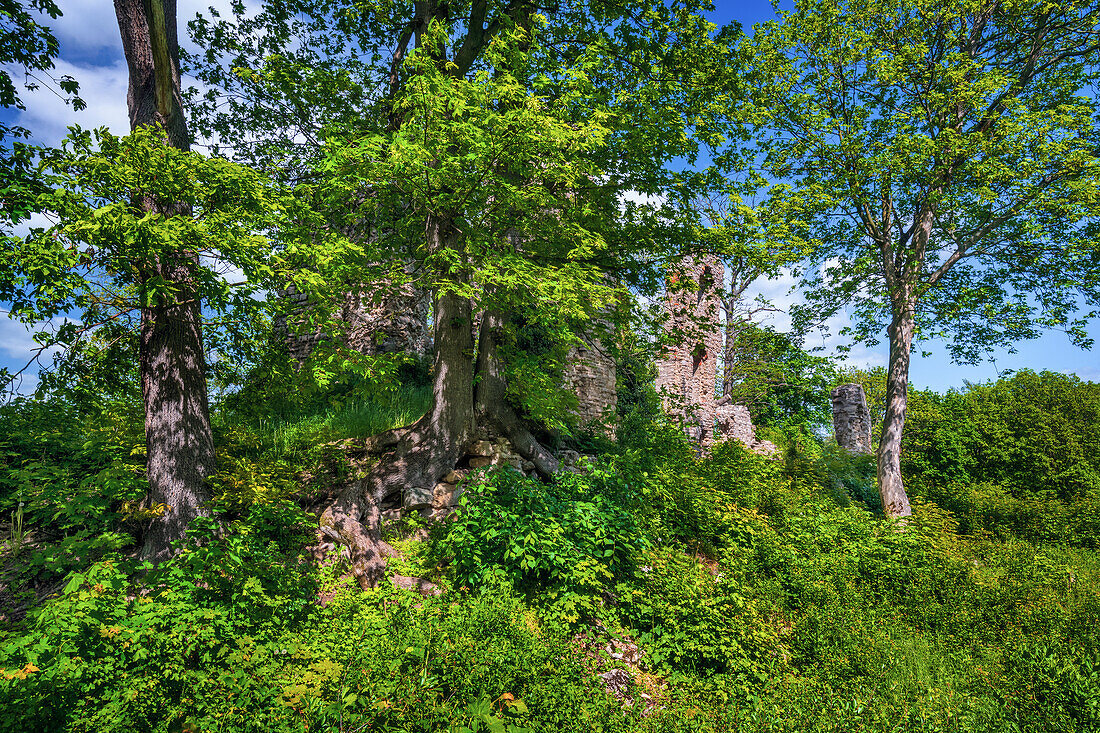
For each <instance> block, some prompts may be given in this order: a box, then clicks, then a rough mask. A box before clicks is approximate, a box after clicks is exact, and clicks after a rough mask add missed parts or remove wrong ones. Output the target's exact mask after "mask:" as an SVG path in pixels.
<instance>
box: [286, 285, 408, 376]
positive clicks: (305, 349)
mask: <svg viewBox="0 0 1100 733" xmlns="http://www.w3.org/2000/svg"><path fill="white" fill-rule="evenodd" d="M281 297H282V298H283V299H284V301H285V303H286V309H287V314H286V315H285V316H279V317H278V318H277V319H276V321H275V331H276V333H278V334H279V335H280V337H281V338H282V339H283V340H284V341H285V343H286V346H287V351H288V352H289V353H290V357H291V358H292V359H293V360H294V361H295V362H296V363H298V364H302V363H304V362H305V361H306V359H308V358H309V357H310V355H311V354H312V353H313V352H314V350H316V349H317V347H318V346H319V345H320V344H321V342H322V341H324V340H325V339H326V338H330V337H332V336H333V334H332V333H329V332H327V331H325V330H324V329H322V328H319V327H309V326H307V325H306V313H307V311H308V310H309V308H310V307H311V306H310V303H309V297H308V296H307V295H306V294H304V293H300V292H298V291H297V290H296V289H295V288H294V287H293V286H290V287H288V288H287V289H286V290H285V291H283V292H282V294H281ZM428 303H429V296H428V293H427V291H425V290H422V289H420V288H418V287H416V286H414V285H412V284H408V283H406V284H404V285H401V286H397V287H390V286H386V287H379V288H367V287H361V288H359V289H357V290H352V291H349V292H348V293H346V294H345V296H344V298H343V301H342V302H341V304H340V308H339V310H338V311H337V313H336V318H337V320H338V321H339V322H340V323H339V325H338V327H337V329H336V330H338V331H340V332H341V334H340V335H341V337H342V338H343V339H344V341H345V343H346V345H347V346H348V348H350V349H353V350H355V351H358V352H359V353H361V354H368V355H371V356H376V355H378V354H392V353H397V352H405V353H407V354H411V355H412V356H416V357H418V358H421V357H424V356H426V355H427V353H428V349H429V346H430V341H429V338H428Z"/></svg>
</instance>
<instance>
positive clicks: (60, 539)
mask: <svg viewBox="0 0 1100 733" xmlns="http://www.w3.org/2000/svg"><path fill="white" fill-rule="evenodd" d="M81 412H82V411H81V410H79V409H77V408H75V407H74V406H72V405H66V404H65V403H63V402H61V401H60V400H52V401H47V402H39V401H34V400H28V399H21V400H16V401H14V402H12V403H11V404H8V405H5V406H4V407H3V408H0V434H3V435H4V436H5V437H4V439H3V441H2V442H0V511H3V512H4V513H5V514H9V515H14V514H16V513H18V514H19V516H20V518H21V522H20V524H21V532H22V534H23V537H22V542H21V544H22V545H26V547H24V549H23V553H22V554H23V557H21V558H20V573H21V575H23V579H22V580H23V581H24V582H25V581H27V580H30V579H32V578H34V577H35V576H37V575H39V574H43V575H44V576H45V577H51V576H52V577H55V576H58V575H63V574H64V573H66V572H68V571H69V570H71V569H78V568H83V567H86V566H87V565H88V564H90V563H92V562H95V561H97V560H99V559H101V558H103V557H104V556H106V555H109V554H110V553H112V552H113V551H115V550H118V549H119V548H121V547H124V546H126V545H128V544H130V543H131V542H132V539H133V538H132V536H131V534H130V533H131V532H132V531H133V529H135V526H136V525H135V524H134V522H135V521H137V520H139V519H140V518H141V517H142V512H141V510H140V509H139V503H140V501H141V499H142V497H143V496H144V494H145V481H144V478H143V476H142V475H141V466H140V462H141V459H142V457H143V454H144V447H143V436H142V435H141V434H140V432H139V431H137V430H135V424H134V415H133V413H132V412H131V410H130V409H129V407H128V406H127V405H125V404H119V403H110V404H107V405H104V406H102V411H101V412H99V413H98V414H97V415H95V416H94V417H93V416H90V415H88V414H87V413H85V414H81Z"/></svg>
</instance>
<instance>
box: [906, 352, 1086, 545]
mask: <svg viewBox="0 0 1100 733" xmlns="http://www.w3.org/2000/svg"><path fill="white" fill-rule="evenodd" d="M1098 419H1100V385H1096V384H1092V383H1089V382H1083V381H1082V380H1080V379H1079V378H1076V377H1071V376H1065V375H1060V374H1052V373H1050V372H1042V373H1035V372H1031V371H1023V372H1020V373H1018V374H1016V375H1013V376H1012V377H1010V378H1007V379H1002V380H999V381H997V382H994V383H991V384H985V385H969V386H968V387H967V389H966V390H964V391H962V392H949V393H947V394H945V395H936V394H933V393H930V392H917V393H914V394H913V396H912V398H911V408H910V413H909V424H910V431H909V435H908V437H907V439H906V441H905V444H904V450H905V452H904V454H903V460H904V463H903V468H904V470H905V471H906V476H907V479H908V480H910V481H911V483H912V485H913V486H914V489H915V490H916V491H917V492H918V493H920V494H922V495H925V496H927V497H928V498H930V499H932V500H934V501H936V502H938V503H939V504H940V505H942V506H944V507H945V508H947V509H950V510H951V511H952V512H954V514H955V515H956V516H957V517H958V519H959V522H960V523H961V525H962V528H963V529H964V531H967V532H980V531H986V532H991V533H993V534H995V535H996V536H999V537H1002V538H1007V537H1009V536H1016V537H1023V538H1026V539H1029V540H1032V541H1038V542H1073V543H1085V544H1086V545H1088V546H1090V547H1094V546H1095V542H1096V540H1095V537H1096V535H1095V533H1094V532H1093V531H1092V529H1093V528H1094V527H1095V526H1096V525H1095V522H1096V515H1097V513H1098V504H1097V501H1098V499H1100V443H1098V442H1097V435H1096V431H1095V429H1094V428H1093V426H1094V425H1096V424H1097V420H1098Z"/></svg>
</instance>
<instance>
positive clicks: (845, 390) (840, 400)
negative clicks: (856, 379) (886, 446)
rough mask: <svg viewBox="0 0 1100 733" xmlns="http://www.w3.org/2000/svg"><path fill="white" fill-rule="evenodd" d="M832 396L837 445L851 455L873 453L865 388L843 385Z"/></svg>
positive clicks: (855, 385)
mask: <svg viewBox="0 0 1100 733" xmlns="http://www.w3.org/2000/svg"><path fill="white" fill-rule="evenodd" d="M830 396H831V397H832V402H833V430H834V432H835V433H836V442H837V445H839V446H840V447H841V448H843V449H844V450H846V451H848V452H849V453H854V454H858V455H869V454H871V453H873V452H874V446H873V445H872V444H871V412H870V411H869V410H868V409H867V395H866V394H864V392H863V387H862V386H861V385H858V384H842V385H840V386H839V387H837V388H835V389H834V390H833V391H832V394H831V395H830Z"/></svg>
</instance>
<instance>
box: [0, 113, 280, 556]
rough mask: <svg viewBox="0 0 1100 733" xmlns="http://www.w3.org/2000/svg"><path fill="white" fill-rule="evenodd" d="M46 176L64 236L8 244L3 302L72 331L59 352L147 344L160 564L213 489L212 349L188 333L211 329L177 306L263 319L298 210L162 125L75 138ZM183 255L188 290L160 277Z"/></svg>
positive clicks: (155, 552)
mask: <svg viewBox="0 0 1100 733" xmlns="http://www.w3.org/2000/svg"><path fill="white" fill-rule="evenodd" d="M41 168H42V170H43V173H44V183H45V184H47V186H48V188H47V191H46V192H45V193H42V194H40V195H39V196H38V197H37V199H36V201H35V208H36V210H37V211H39V212H41V213H42V214H44V215H45V216H46V217H47V218H48V219H50V220H51V221H52V224H51V226H49V227H46V228H40V227H38V228H33V229H32V230H31V232H30V234H29V235H28V236H26V237H25V238H23V239H9V240H8V241H6V242H4V246H3V247H2V249H0V255H2V264H0V301H4V302H6V303H7V304H8V306H9V308H10V312H11V315H12V316H13V317H15V318H19V319H20V320H23V321H25V322H27V323H41V322H43V321H46V320H48V319H52V318H56V317H58V316H65V317H66V318H71V319H73V320H71V321H67V322H66V324H65V325H64V326H62V327H61V328H60V329H58V331H57V333H55V334H51V335H50V336H51V338H52V339H53V341H51V342H50V343H53V344H57V345H62V346H77V345H79V344H80V343H82V342H86V340H87V338H89V337H91V335H92V334H95V336H96V338H97V339H98V343H100V344H103V343H105V342H106V343H116V342H119V341H125V340H128V339H132V338H133V337H134V333H135V331H136V332H137V335H138V338H139V339H140V341H139V344H138V350H139V376H140V380H141V386H142V392H143V397H144V400H143V403H144V416H145V434H146V435H145V437H146V451H147V455H146V459H147V472H146V476H147V478H148V481H149V501H150V503H151V504H152V505H153V506H154V507H156V506H161V507H163V508H164V512H163V514H162V515H161V516H160V517H159V518H158V519H156V520H154V523H153V525H152V527H151V528H150V530H149V532H148V533H147V535H146V544H145V548H144V553H145V554H146V556H147V557H150V558H153V559H160V558H162V557H163V556H164V555H165V554H166V553H167V552H168V551H169V550H170V543H171V542H173V541H176V540H179V539H181V538H182V537H183V534H184V532H185V530H186V528H187V524H188V522H189V521H190V520H191V519H193V518H194V517H195V516H196V515H198V514H199V513H200V512H202V511H203V507H202V503H203V501H205V498H206V488H205V486H204V483H203V479H204V478H205V476H206V475H208V474H209V472H210V471H212V469H213V455H212V451H213V447H212V441H211V440H210V436H209V435H208V434H205V436H204V433H203V432H202V428H203V426H206V427H209V422H205V423H204V422H201V421H200V419H199V418H201V417H204V416H205V415H206V409H207V406H206V403H205V398H206V382H205V375H204V370H205V356H204V354H203V352H202V348H201V347H202V343H201V341H200V342H198V343H197V345H196V344H194V343H191V344H190V348H188V349H186V350H183V352H182V353H179V352H178V351H177V349H181V348H182V347H181V346H180V344H181V342H182V344H183V345H184V346H187V345H189V342H187V341H185V340H184V339H183V338H182V337H180V336H179V335H178V334H179V331H180V330H184V331H185V333H187V334H191V333H197V332H200V330H201V328H202V325H203V324H202V322H200V321H198V320H196V321H185V322H184V323H182V324H181V323H179V322H178V321H177V320H176V319H179V318H182V317H183V316H180V315H178V311H175V310H173V308H172V306H173V305H176V304H177V303H178V300H179V299H180V298H181V297H185V296H186V297H187V298H189V299H191V300H193V301H196V302H201V303H202V304H203V305H204V307H205V309H206V310H207V311H208V313H209V315H210V316H211V317H214V316H217V315H218V314H220V313H224V312H226V311H228V310H230V309H233V308H242V307H243V308H261V307H263V302H262V301H261V300H259V298H260V297H262V291H263V289H264V288H266V287H270V284H271V282H272V279H273V276H274V271H273V270H272V265H271V260H272V256H273V252H272V247H271V245H270V243H269V242H268V241H267V239H266V238H264V237H261V236H259V235H257V234H256V233H255V231H256V230H257V229H263V228H268V229H271V228H274V227H275V226H277V225H278V216H279V212H280V211H281V209H282V207H283V206H284V205H285V204H286V203H287V202H285V201H284V200H283V199H281V198H280V196H279V194H278V192H277V191H275V190H273V189H272V187H271V185H270V184H269V182H267V181H266V180H265V179H263V178H262V177H261V176H259V175H257V174H256V173H254V172H252V171H250V170H248V169H247V168H244V167H242V166H240V165H237V164H233V163H230V162H229V161H227V160H224V159H220V158H206V157H204V156H201V155H199V154H197V153H193V152H188V151H182V150H179V149H178V148H175V147H173V146H170V145H167V144H166V142H165V141H164V134H163V131H162V129H161V128H159V127H155V126H154V127H139V128H138V129H137V130H136V131H135V132H134V133H133V134H131V135H129V136H127V137H125V138H117V137H114V136H112V135H110V134H109V133H106V132H104V131H100V132H97V133H96V134H95V135H94V136H93V135H92V134H90V133H87V132H76V133H73V134H72V135H70V138H69V139H68V140H67V141H66V142H65V145H64V147H63V148H62V149H60V150H56V151H52V152H48V153H46V155H45V158H44V160H43V162H42V165H41ZM135 202H138V203H137V204H135ZM181 252H185V253H188V257H190V258H191V259H190V260H189V261H190V262H191V266H190V267H188V268H187V270H186V272H187V278H188V279H187V281H186V284H185V286H184V285H181V283H180V282H179V280H178V279H169V278H168V277H166V276H165V275H164V273H166V272H171V270H169V269H168V268H161V269H160V270H157V269H155V268H156V267H157V265H158V264H159V263H175V264H176V266H177V267H178V266H179V264H178V263H179V259H180V257H181V255H180V253H181ZM200 257H201V258H202V259H203V262H204V263H205V264H204V265H203V266H200V265H199V264H198V260H199V258H200ZM223 266H229V267H231V268H233V269H235V270H239V271H241V272H243V273H244V276H245V277H244V282H241V283H230V282H228V281H227V280H226V279H225V278H224V277H222V275H221V273H220V272H219V269H220V268H222V267H223ZM158 272H159V273H160V276H159V277H158V276H157V274H156V273H158ZM183 305H184V306H186V305H187V304H183ZM184 312H185V313H188V314H189V311H188V310H186V309H185V310H184ZM169 317H170V318H171V319H172V320H169V321H168V323H167V324H165V323H164V319H166V318H169ZM191 317H193V318H195V319H199V318H201V317H202V314H201V313H195V314H193V316H191ZM156 319H159V320H156ZM131 353H132V352H131ZM200 358H201V359H202V361H196V360H197V359H200ZM200 376H201V377H202V382H201V384H198V385H197V384H195V380H197V379H198V378H199V377H200Z"/></svg>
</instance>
